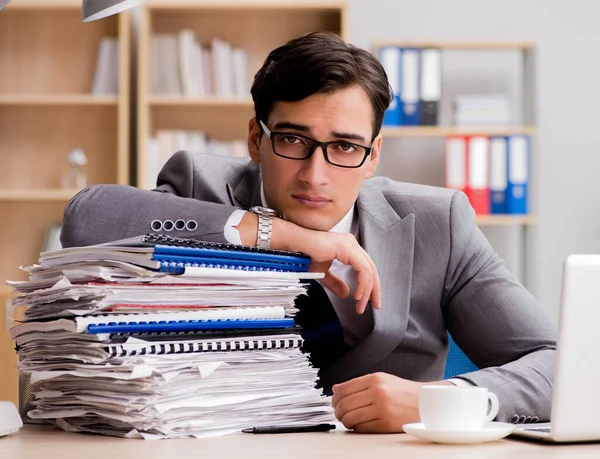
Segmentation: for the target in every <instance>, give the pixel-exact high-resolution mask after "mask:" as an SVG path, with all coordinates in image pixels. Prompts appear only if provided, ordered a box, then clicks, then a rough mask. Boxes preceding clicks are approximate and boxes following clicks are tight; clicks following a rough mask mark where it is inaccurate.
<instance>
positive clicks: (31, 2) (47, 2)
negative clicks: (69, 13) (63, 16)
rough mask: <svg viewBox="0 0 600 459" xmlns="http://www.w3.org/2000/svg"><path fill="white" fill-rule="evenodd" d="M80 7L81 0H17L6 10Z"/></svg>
mask: <svg viewBox="0 0 600 459" xmlns="http://www.w3.org/2000/svg"><path fill="white" fill-rule="evenodd" d="M52 8H57V9H58V8H61V9H80V8H81V0H18V1H14V2H10V3H9V4H8V5H7V6H6V10H7V11H12V10H19V9H21V10H26V9H52Z"/></svg>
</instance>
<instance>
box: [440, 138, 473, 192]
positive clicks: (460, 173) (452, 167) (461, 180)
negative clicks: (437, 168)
mask: <svg viewBox="0 0 600 459" xmlns="http://www.w3.org/2000/svg"><path fill="white" fill-rule="evenodd" d="M445 147H446V148H445V153H444V154H445V165H446V167H445V182H446V183H445V186H446V188H453V189H455V190H459V191H462V192H464V193H466V191H467V138H466V137H462V136H450V137H446V145H445Z"/></svg>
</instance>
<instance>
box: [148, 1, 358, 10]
mask: <svg viewBox="0 0 600 459" xmlns="http://www.w3.org/2000/svg"><path fill="white" fill-rule="evenodd" d="M146 5H147V8H149V9H155V10H160V9H162V10H178V9H194V10H199V9H203V8H205V9H219V10H224V9H235V10H248V9H286V10H291V9H302V10H315V9H320V10H323V9H332V10H335V9H340V8H345V7H346V5H347V1H346V0H307V1H304V2H299V1H298V0H252V1H251V2H248V1H247V0H148V2H147V3H146Z"/></svg>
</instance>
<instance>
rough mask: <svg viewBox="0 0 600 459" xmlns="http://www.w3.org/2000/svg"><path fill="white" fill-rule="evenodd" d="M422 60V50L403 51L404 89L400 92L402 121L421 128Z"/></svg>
mask: <svg viewBox="0 0 600 459" xmlns="http://www.w3.org/2000/svg"><path fill="white" fill-rule="evenodd" d="M420 59H421V51H420V50H418V49H411V48H408V49H407V48H405V49H403V50H402V88H401V90H400V100H401V106H402V120H403V124H404V125H406V126H419V125H420V124H421V122H420V117H421V113H420V110H421V109H420V106H421V103H420V100H421V94H420V91H419V70H420V69H419V67H420Z"/></svg>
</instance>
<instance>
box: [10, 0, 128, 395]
mask: <svg viewBox="0 0 600 459" xmlns="http://www.w3.org/2000/svg"><path fill="white" fill-rule="evenodd" d="M105 37H113V38H116V39H117V43H118V44H117V46H118V50H119V58H118V64H119V72H118V82H119V91H118V93H117V94H115V95H93V94H91V90H92V83H93V81H94V75H95V71H96V61H97V58H98V48H99V44H100V42H101V40H102V39H103V38H105ZM130 55H131V52H130V18H129V16H128V14H126V13H125V14H120V15H118V16H113V17H109V18H106V19H103V20H100V21H96V22H91V23H86V24H84V23H82V21H81V1H80V0H16V1H12V2H10V3H9V4H8V6H7V7H5V8H4V9H3V10H2V11H1V12H0V68H1V69H2V70H1V71H0V159H1V161H2V165H3V167H2V171H1V172H0V176H1V179H0V215H1V217H2V221H3V224H2V227H1V228H0V253H2V258H3V262H2V265H1V266H0V373H1V374H2V375H3V377H2V379H1V380H0V400H12V401H14V402H16V401H17V384H18V383H17V373H16V369H15V367H14V365H15V363H16V357H15V355H14V344H13V342H12V341H11V340H10V338H9V336H8V333H7V327H8V325H9V324H7V323H6V317H5V316H6V312H7V311H6V310H5V306H6V301H7V299H8V298H9V297H10V289H8V288H7V287H5V281H6V280H9V279H11V280H13V279H14V280H21V279H25V278H26V275H25V273H23V272H22V271H20V270H19V266H21V265H26V264H30V263H34V262H36V260H37V258H38V254H39V252H40V250H42V246H43V243H44V238H45V233H46V230H47V229H48V227H49V226H50V225H51V224H53V223H56V222H60V221H61V219H62V213H63V210H64V207H65V205H66V204H67V202H68V200H69V199H70V198H71V197H72V196H73V195H74V194H75V193H76V192H77V190H71V189H62V188H61V176H62V175H63V173H65V172H66V171H67V170H68V163H67V154H68V153H69V152H70V151H72V150H74V149H83V150H84V152H85V154H86V156H87V159H88V163H87V165H86V166H84V168H83V171H84V172H85V174H86V176H87V183H88V184H95V183H122V184H125V183H128V182H129V107H130V102H129V66H130V64H129V59H130Z"/></svg>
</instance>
